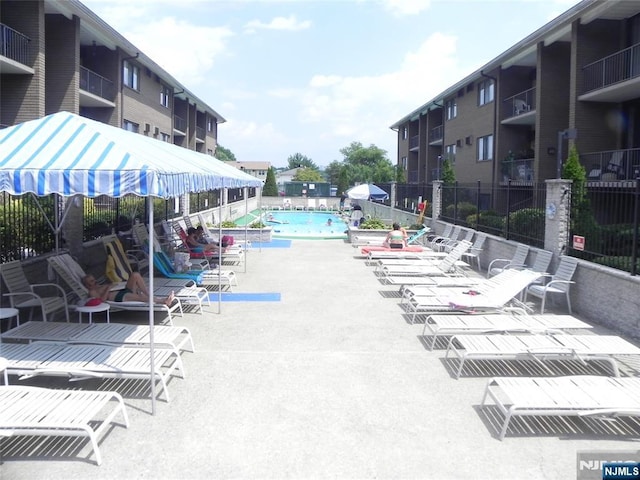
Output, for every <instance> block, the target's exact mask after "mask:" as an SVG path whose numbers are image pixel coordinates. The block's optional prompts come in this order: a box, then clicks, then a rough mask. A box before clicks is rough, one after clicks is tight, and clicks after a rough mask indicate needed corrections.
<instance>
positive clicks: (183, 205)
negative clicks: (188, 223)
mask: <svg viewBox="0 0 640 480" xmlns="http://www.w3.org/2000/svg"><path fill="white" fill-rule="evenodd" d="M189 199H190V197H189V194H188V193H187V194H185V195H182V196H181V197H180V211H181V212H182V215H183V216H184V215H189V213H190V212H191V206H190V205H189Z"/></svg>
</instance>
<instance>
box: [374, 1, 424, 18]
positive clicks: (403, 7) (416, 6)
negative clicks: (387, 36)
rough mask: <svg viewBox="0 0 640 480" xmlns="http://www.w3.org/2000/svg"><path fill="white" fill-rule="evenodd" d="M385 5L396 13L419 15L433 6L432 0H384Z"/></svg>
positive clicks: (399, 14) (398, 14)
mask: <svg viewBox="0 0 640 480" xmlns="http://www.w3.org/2000/svg"><path fill="white" fill-rule="evenodd" d="M382 3H383V5H384V7H385V8H386V9H387V10H390V11H391V12H392V13H393V14H394V15H397V16H403V15H417V14H419V13H421V12H423V11H424V10H427V9H428V8H429V7H430V6H431V0H382Z"/></svg>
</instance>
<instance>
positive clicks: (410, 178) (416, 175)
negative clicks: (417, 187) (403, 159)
mask: <svg viewBox="0 0 640 480" xmlns="http://www.w3.org/2000/svg"><path fill="white" fill-rule="evenodd" d="M419 181H420V172H419V171H418V170H409V171H408V172H407V182H408V183H417V182H419Z"/></svg>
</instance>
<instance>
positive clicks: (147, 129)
mask: <svg viewBox="0 0 640 480" xmlns="http://www.w3.org/2000/svg"><path fill="white" fill-rule="evenodd" d="M150 130H151V125H149V124H148V123H145V124H144V133H149V131H150Z"/></svg>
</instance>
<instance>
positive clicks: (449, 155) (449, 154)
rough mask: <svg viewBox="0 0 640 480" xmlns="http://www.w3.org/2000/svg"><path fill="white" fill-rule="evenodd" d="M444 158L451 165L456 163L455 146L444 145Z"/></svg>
mask: <svg viewBox="0 0 640 480" xmlns="http://www.w3.org/2000/svg"><path fill="white" fill-rule="evenodd" d="M444 158H446V159H447V160H449V162H451V163H452V164H453V163H456V145H455V144H451V145H446V146H445V147H444Z"/></svg>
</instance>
